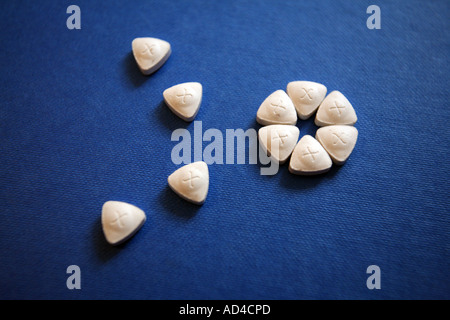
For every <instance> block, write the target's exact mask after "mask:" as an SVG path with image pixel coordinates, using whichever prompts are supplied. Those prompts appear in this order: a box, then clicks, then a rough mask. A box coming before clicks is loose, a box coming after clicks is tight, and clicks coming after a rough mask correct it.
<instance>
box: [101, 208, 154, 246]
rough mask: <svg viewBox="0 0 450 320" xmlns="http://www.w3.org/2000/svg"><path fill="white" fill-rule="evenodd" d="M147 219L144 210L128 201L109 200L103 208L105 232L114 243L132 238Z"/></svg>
mask: <svg viewBox="0 0 450 320" xmlns="http://www.w3.org/2000/svg"><path fill="white" fill-rule="evenodd" d="M145 220H146V217H145V213H144V211H142V210H141V209H139V208H138V207H135V206H133V205H131V204H129V203H126V202H120V201H107V202H105V204H104V205H103V208H102V227H103V233H104V234H105V238H106V240H107V241H108V242H109V243H110V244H112V245H118V244H120V243H122V242H124V241H126V240H128V239H129V238H131V237H132V236H133V235H134V234H135V233H136V232H137V231H138V230H139V229H140V228H141V227H142V225H143V224H144V222H145Z"/></svg>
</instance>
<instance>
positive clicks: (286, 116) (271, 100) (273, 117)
mask: <svg viewBox="0 0 450 320" xmlns="http://www.w3.org/2000/svg"><path fill="white" fill-rule="evenodd" d="M256 121H258V123H259V124H261V125H263V126H267V125H271V124H290V125H295V124H296V123H297V113H296V111H295V107H294V105H293V104H292V101H291V98H289V96H288V95H287V94H286V92H284V91H283V90H277V91H275V92H274V93H272V94H271V95H269V96H268V97H267V98H266V99H265V100H264V101H263V103H262V104H261V106H260V107H259V109H258V112H257V113H256Z"/></svg>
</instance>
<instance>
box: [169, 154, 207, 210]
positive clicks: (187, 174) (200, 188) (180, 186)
mask: <svg viewBox="0 0 450 320" xmlns="http://www.w3.org/2000/svg"><path fill="white" fill-rule="evenodd" d="M167 182H168V183H169V187H170V188H171V189H172V190H173V191H174V192H175V193H176V194H178V195H179V196H180V197H181V198H183V199H184V200H186V201H189V202H192V203H194V204H198V205H200V204H203V202H205V199H206V196H207V194H208V188H209V171H208V165H207V164H206V163H205V162H203V161H197V162H193V163H190V164H187V165H185V166H183V167H181V168H179V169H177V170H176V171H174V172H173V173H172V174H171V175H170V176H169V178H168V179H167Z"/></svg>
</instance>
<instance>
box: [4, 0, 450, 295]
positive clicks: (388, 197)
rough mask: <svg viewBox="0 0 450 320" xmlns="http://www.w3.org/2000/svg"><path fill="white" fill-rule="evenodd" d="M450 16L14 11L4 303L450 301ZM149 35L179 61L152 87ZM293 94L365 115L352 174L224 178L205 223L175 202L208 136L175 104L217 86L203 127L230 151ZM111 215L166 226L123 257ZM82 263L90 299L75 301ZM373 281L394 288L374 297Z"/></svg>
mask: <svg viewBox="0 0 450 320" xmlns="http://www.w3.org/2000/svg"><path fill="white" fill-rule="evenodd" d="M70 4H77V5H79V6H80V8H81V26H82V29H81V30H68V29H67V28H66V19H67V17H68V16H69V15H68V14H66V8H67V7H68V6H69V5H70ZM371 4H377V5H379V6H380V8H381V17H382V29H381V30H368V29H367V27H366V19H367V18H368V16H369V15H368V14H366V9H367V7H368V6H369V5H371ZM449 18H450V3H449V1H446V0H442V1H437V0H436V1H394V0H391V1H384V0H383V1H382V0H377V1H372V0H370V1H365V0H362V1H349V0H341V1H325V0H322V1H237V0H236V1H197V0H195V1H194V0H189V1H148V2H147V1H82V0H77V1H76V2H72V1H70V2H69V1H2V2H1V3H0V30H1V31H0V40H1V42H0V43H1V51H0V66H1V76H0V98H1V108H0V147H1V153H0V163H1V169H0V187H1V189H0V205H1V211H0V217H1V221H0V223H1V226H0V298H2V299H448V298H450V277H449V272H450V268H449V261H450V260H449V258H450V251H449V249H450V248H449V234H450V232H449V230H450V229H449V217H448V214H449V210H448V207H449V204H450V201H449V191H450V188H449V187H450V185H449V164H448V159H449V143H450V135H449V133H450V132H449V121H450V115H449V98H450V95H449V90H448V85H449V76H448V74H449V72H450V70H449V62H448V57H449V53H450V37H449V33H448V32H449V21H450V19H449ZM141 36H152V37H158V38H161V39H165V40H167V41H169V42H170V43H171V45H172V49H173V53H172V55H171V57H170V58H169V60H168V61H167V63H166V64H165V65H164V66H163V67H162V68H161V69H160V70H159V71H158V72H156V73H155V74H153V75H152V76H150V77H146V76H143V75H142V74H141V73H140V72H139V70H138V68H137V66H136V63H135V61H134V59H133V56H132V54H131V41H132V40H133V39H134V38H135V37H141ZM293 80H310V81H317V82H321V83H323V84H325V85H326V86H327V88H328V91H329V92H331V91H332V90H340V91H341V92H343V93H344V94H345V95H346V96H347V97H348V99H349V100H350V102H351V103H352V104H353V106H354V107H355V110H356V112H357V115H358V118H359V119H358V122H357V124H356V127H357V128H358V130H359V132H360V135H359V140H358V142H357V145H356V148H355V150H354V152H353V154H352V155H351V157H350V158H349V161H348V162H347V163H346V164H345V165H344V166H343V167H340V168H337V167H333V168H332V170H331V171H330V172H328V173H327V174H326V175H324V176H321V177H311V178H305V177H300V176H294V175H291V174H290V173H289V172H288V170H287V166H283V167H282V168H281V170H280V172H279V173H278V174H277V175H276V176H272V177H268V176H261V175H260V174H259V168H260V166H259V165H248V164H247V165H227V164H224V165H217V164H215V165H211V166H210V167H209V169H210V178H211V184H210V191H209V194H208V198H207V200H206V203H205V204H204V205H203V206H202V207H197V206H195V205H191V204H189V203H187V202H185V201H183V200H181V199H180V198H178V197H177V196H176V195H175V194H174V193H173V192H172V191H171V190H169V189H168V187H167V182H166V179H167V176H168V175H169V174H170V173H171V172H172V171H174V170H175V169H177V168H178V167H179V166H177V165H174V164H173V163H172V162H171V160H170V155H171V150H172V148H173V147H174V146H175V144H176V143H175V142H171V140H170V137H171V133H172V131H173V130H175V129H177V128H187V129H188V130H189V131H191V132H192V130H193V123H190V124H188V123H185V122H183V121H182V120H180V119H178V118H177V117H176V116H175V115H173V114H172V113H171V112H170V111H169V109H168V108H167V107H166V106H165V105H164V103H162V92H163V90H164V89H166V88H167V87H169V86H172V85H174V84H177V83H181V82H185V81H199V82H201V83H202V84H203V89H204V95H203V102H202V106H201V108H200V111H199V114H198V115H197V118H196V120H201V121H203V130H206V129H208V128H217V129H219V130H221V131H222V132H224V133H225V130H226V129H237V128H242V129H244V130H246V129H248V128H255V129H258V128H259V126H258V125H257V123H256V121H255V115H256V111H257V109H258V107H259V105H260V104H261V102H262V101H263V100H264V99H265V98H266V96H267V95H269V94H270V93H271V92H273V91H275V90H277V89H285V88H286V85H287V83H288V82H290V81H293ZM298 126H299V128H300V130H301V136H302V135H304V134H312V135H314V134H315V131H316V129H317V128H316V127H315V126H314V124H313V120H307V121H299V123H298ZM204 145H205V146H206V143H205V144H204ZM107 200H119V201H126V202H129V203H132V204H135V205H137V206H138V207H140V208H142V209H143V210H144V211H145V212H146V213H147V217H148V219H147V222H146V224H145V225H144V226H143V228H142V229H141V230H140V231H139V232H138V233H137V234H136V235H135V236H134V237H133V238H132V239H131V240H130V241H129V242H127V243H126V244H124V245H123V246H120V247H111V246H109V245H108V244H107V243H106V241H105V239H104V236H103V233H102V230H101V223H100V214H101V207H102V205H103V203H104V202H105V201H107ZM72 264H75V265H78V266H80V268H81V274H82V282H81V286H82V289H81V290H72V291H71V290H68V289H67V288H66V278H67V277H68V274H66V268H67V266H69V265H72ZM373 264H375V265H378V266H380V268H381V286H382V288H381V290H368V289H367V287H366V279H367V277H368V275H367V274H366V268H367V267H368V266H369V265H373Z"/></svg>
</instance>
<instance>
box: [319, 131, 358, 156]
mask: <svg viewBox="0 0 450 320" xmlns="http://www.w3.org/2000/svg"><path fill="white" fill-rule="evenodd" d="M316 139H317V140H318V141H319V142H320V144H321V145H322V146H323V147H324V148H325V150H326V151H327V152H328V154H329V155H330V157H331V159H332V160H333V162H334V163H335V164H338V165H342V164H344V162H345V161H346V160H347V159H348V157H349V156H350V154H351V153H352V151H353V148H354V147H355V144H356V140H357V139H358V130H357V129H356V128H355V127H353V126H345V125H334V126H326V127H322V128H319V130H317V132H316Z"/></svg>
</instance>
